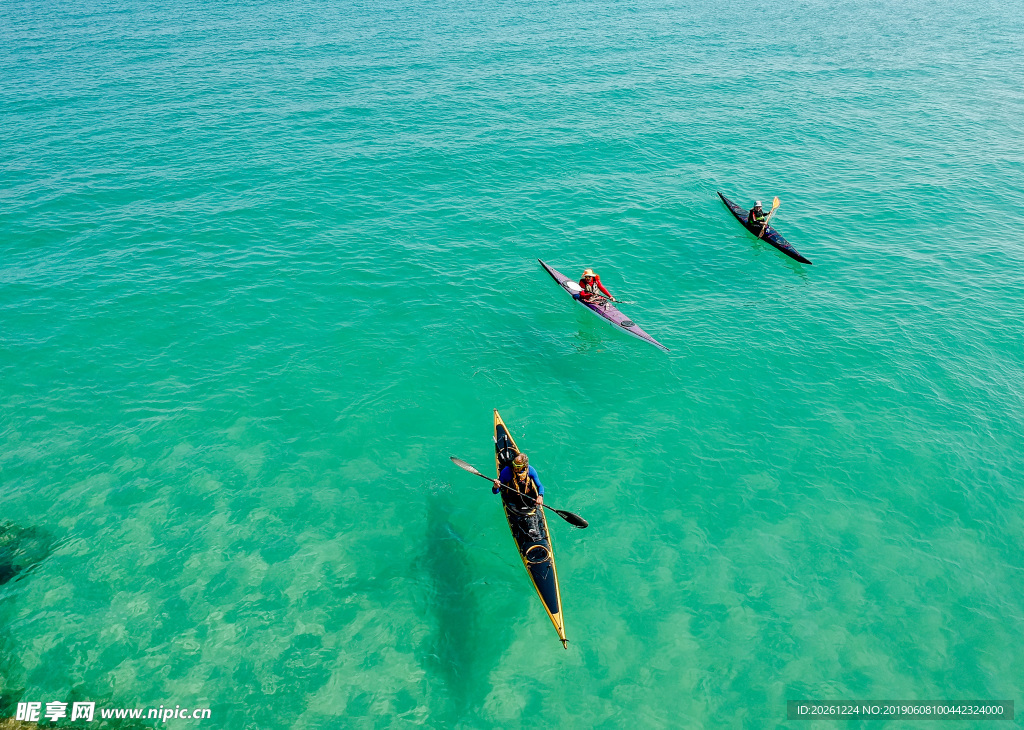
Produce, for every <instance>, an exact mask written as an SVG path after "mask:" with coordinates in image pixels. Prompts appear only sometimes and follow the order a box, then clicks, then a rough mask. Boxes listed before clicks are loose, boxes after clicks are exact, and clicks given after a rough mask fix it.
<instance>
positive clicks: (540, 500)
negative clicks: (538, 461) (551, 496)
mask: <svg viewBox="0 0 1024 730" xmlns="http://www.w3.org/2000/svg"><path fill="white" fill-rule="evenodd" d="M503 486H504V487H510V488H511V489H514V490H515V491H517V492H521V493H523V494H525V495H527V496H529V497H533V498H534V499H536V500H537V506H538V507H539V506H541V505H542V504H544V485H543V484H541V483H540V477H538V476H537V470H536V469H534V468H533V467H532V466H530V459H529V458H528V457H527V456H526V454H519V455H517V456H516V458H514V459H513V460H512V465H511V466H506V467H505V468H504V469H502V470H501V474H500V475H499V476H498V478H497V479H495V480H494V486H493V487H491V492H492V493H494V494H497V493H498V492H500V491H501V487H503ZM526 501H529V500H526Z"/></svg>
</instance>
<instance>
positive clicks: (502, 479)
mask: <svg viewBox="0 0 1024 730" xmlns="http://www.w3.org/2000/svg"><path fill="white" fill-rule="evenodd" d="M511 481H512V468H511V467H508V466H506V467H505V468H504V469H502V470H501V474H499V475H498V478H497V479H495V480H494V486H492V487H491V494H497V493H498V492H500V491H501V487H502V485H504V486H506V487H507V486H508V485H509V482H511Z"/></svg>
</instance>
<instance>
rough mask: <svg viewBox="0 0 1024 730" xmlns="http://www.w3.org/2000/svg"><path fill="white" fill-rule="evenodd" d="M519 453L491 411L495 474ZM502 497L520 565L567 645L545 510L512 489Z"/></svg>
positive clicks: (563, 642) (560, 637) (503, 425)
mask: <svg viewBox="0 0 1024 730" xmlns="http://www.w3.org/2000/svg"><path fill="white" fill-rule="evenodd" d="M518 454H519V447H518V446H516V442H515V440H514V439H513V438H512V434H510V433H509V432H508V429H507V428H506V427H505V423H504V422H503V421H502V420H501V416H499V415H498V411H497V410H495V411H494V463H495V466H497V468H498V476H499V477H500V476H501V470H502V469H504V468H505V467H506V466H511V464H512V459H514V458H516V455H518ZM501 501H502V504H503V505H504V507H505V518H506V519H507V520H508V526H509V529H511V530H512V538H513V539H514V540H515V541H516V549H517V550H518V551H519V557H520V558H522V561H523V567H525V568H526V572H527V573H529V574H530V580H532V581H533V587H534V588H536V589H537V595H538V596H540V600H541V603H542V604H543V606H544V610H545V611H547V612H548V617H549V618H550V619H551V623H552V624H554V626H555V631H557V632H558V639H559V640H560V641H561V642H562V646H563V647H565V648H566V649H568V648H569V647H568V646H567V645H566V642H567V641H568V639H566V638H565V623H564V622H563V621H562V595H561V593H559V591H558V572H557V571H556V570H555V554H554V552H553V551H552V549H551V539H550V537H549V536H548V522H547V519H545V517H544V510H542V509H538V508H537V506H536V505H532V504H529V503H528V502H526V501H525V500H523V499H520V498H519V497H517V496H516V493H515V492H512V491H511V490H507V489H502V490H501Z"/></svg>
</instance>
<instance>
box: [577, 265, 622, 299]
mask: <svg viewBox="0 0 1024 730" xmlns="http://www.w3.org/2000/svg"><path fill="white" fill-rule="evenodd" d="M599 293H601V294H604V295H605V296H606V297H608V298H609V299H612V300H614V299H615V297H613V296H612V295H611V292H609V291H608V290H607V289H605V288H604V284H602V283H601V277H600V276H598V275H597V274H595V273H594V270H593V269H587V270H585V271H584V272H583V276H582V277H581V278H580V293H579V294H573V295H572V296H573V298H574V299H579V300H580V301H583V302H586V301H590V299H591V298H592V297H593V296H595V295H596V294H599Z"/></svg>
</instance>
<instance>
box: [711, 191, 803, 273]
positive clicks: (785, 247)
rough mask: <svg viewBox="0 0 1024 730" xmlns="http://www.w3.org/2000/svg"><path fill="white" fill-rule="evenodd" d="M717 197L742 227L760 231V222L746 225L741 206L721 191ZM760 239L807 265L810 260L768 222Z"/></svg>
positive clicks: (751, 230)
mask: <svg viewBox="0 0 1024 730" xmlns="http://www.w3.org/2000/svg"><path fill="white" fill-rule="evenodd" d="M718 197H719V198H721V199H722V202H723V203H725V204H726V205H727V206H728V207H729V210H731V211H732V214H733V215H734V216H736V220H738V221H739V222H740V223H742V224H743V227H744V228H746V229H747V230H748V231H750V232H751V233H753V234H754V235H755V236H756V235H757V234H758V233H760V232H761V224H760V223H755V224H754V225H752V226H751V225H747V215H748V212H747V211H745V210H743V208H741V207H739V206H738V205H736V203H734V202H732V201H731V200H729V199H728V198H727V197H725V196H724V195H722V194H721V193H719V194H718ZM761 240H762V241H767V242H768V243H770V244H771V245H773V246H775V248H777V249H779V250H780V251H782V253H784V254H786V255H787V256H789V257H790V258H791V259H796V260H797V261H799V262H800V263H801V264H808V265H809V264H810V263H811V262H810V261H808V260H807V259H805V258H804V257H803V256H801V255H800V252H799V251H797V250H796V249H795V248H793V247H792V246H791V245H790V244H789V241H787V240H786V239H785V238H783V237H782V236H780V235H779V232H778V231H776V230H775V229H774V228H772V227H771V225H770V224H769V226H768V228H767V230H766V231H765V232H764V235H763V236H761Z"/></svg>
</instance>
